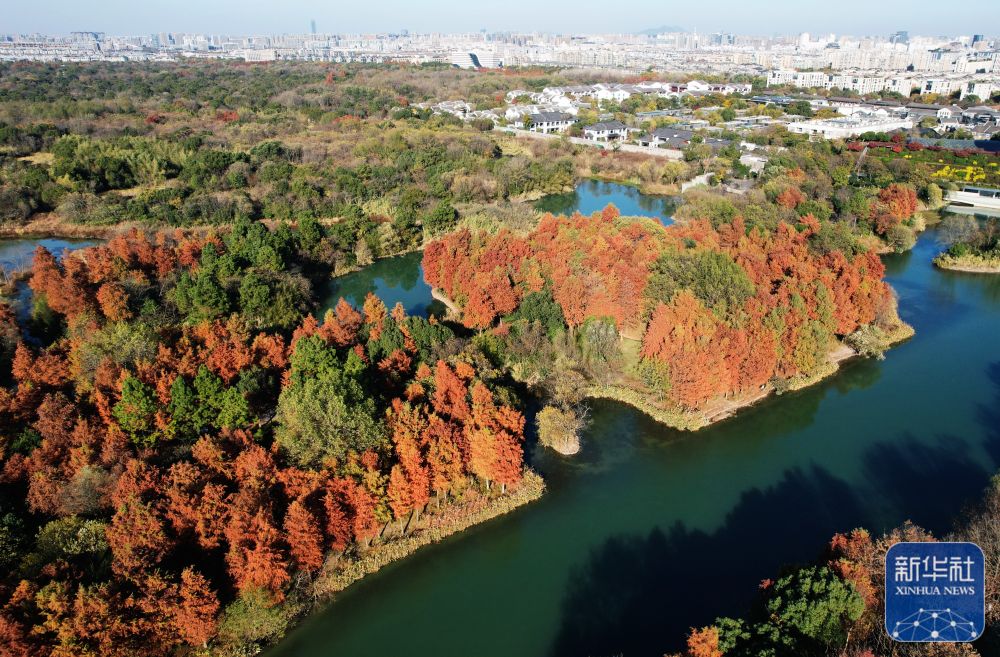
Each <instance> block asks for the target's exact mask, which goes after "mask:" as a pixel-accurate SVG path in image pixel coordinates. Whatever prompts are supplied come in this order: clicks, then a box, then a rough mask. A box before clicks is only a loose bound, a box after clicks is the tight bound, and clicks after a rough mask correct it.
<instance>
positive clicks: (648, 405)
mask: <svg viewBox="0 0 1000 657" xmlns="http://www.w3.org/2000/svg"><path fill="white" fill-rule="evenodd" d="M913 335H915V331H914V329H913V327H912V326H910V325H909V324H907V323H906V322H903V321H900V322H899V324H898V325H897V326H896V328H895V329H894V330H892V331H883V332H882V334H881V335H880V336H879V338H878V340H876V341H874V342H870V343H868V344H867V345H866V347H867V349H869V350H872V351H876V352H878V351H884V350H887V349H889V348H890V347H892V346H893V345H896V344H899V343H900V342H903V341H905V340H908V339H909V338H911V337H913ZM858 355H859V354H858V352H857V351H856V350H855V349H853V348H852V347H851V346H849V345H848V344H846V343H843V342H841V343H838V344H837V346H836V347H834V348H833V349H832V350H831V351H830V356H829V359H828V360H827V362H826V363H824V364H823V365H821V366H820V367H818V368H817V369H816V370H815V371H814V372H811V373H810V374H807V375H800V376H796V377H794V378H792V379H788V380H786V381H779V382H772V383H768V384H767V385H765V386H763V387H761V388H760V389H759V390H752V391H748V392H744V393H740V394H736V395H733V396H729V397H717V398H716V399H713V400H711V401H710V402H709V403H708V404H707V405H706V406H705V407H704V408H702V409H700V410H697V411H687V410H684V409H680V408H676V407H671V406H668V405H666V404H664V403H663V402H661V401H658V400H657V399H655V398H654V397H653V396H652V395H651V394H650V393H648V392H645V391H642V390H638V389H636V388H633V387H630V386H627V385H616V384H611V385H595V386H591V387H590V388H589V389H588V390H587V397H590V398H591V399H613V400H615V401H619V402H622V403H623V404H628V405H629V406H632V407H633V408H636V409H638V410H640V411H642V412H643V413H645V414H646V415H648V416H649V417H651V418H653V419H654V420H656V421H657V422H659V423H660V424H664V425H666V426H668V427H671V428H673V429H679V430H681V431H697V430H699V429H703V428H705V427H707V426H710V425H712V424H715V423H716V422H719V421H721V420H724V419H726V418H729V417H732V416H733V415H735V414H736V413H737V412H738V411H739V410H740V409H743V408H746V407H748V406H752V405H754V404H756V403H757V402H759V401H761V400H763V399H766V398H767V397H769V396H771V395H772V394H779V395H780V394H782V393H783V392H790V391H794V390H801V389H803V388H808V387H809V386H811V385H814V384H816V383H819V382H820V381H822V380H823V379H825V378H827V377H829V376H832V375H833V374H836V372H837V371H838V370H839V369H840V364H841V363H843V362H844V361H846V360H848V359H850V358H854V357H855V356H858Z"/></svg>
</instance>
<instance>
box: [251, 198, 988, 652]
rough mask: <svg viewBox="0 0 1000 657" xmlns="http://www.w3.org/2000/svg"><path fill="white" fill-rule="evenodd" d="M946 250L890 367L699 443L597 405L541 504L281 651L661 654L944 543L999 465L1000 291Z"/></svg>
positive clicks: (350, 593)
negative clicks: (753, 609)
mask: <svg viewBox="0 0 1000 657" xmlns="http://www.w3.org/2000/svg"><path fill="white" fill-rule="evenodd" d="M625 200H626V199H625V198H620V199H613V202H615V203H616V205H618V204H621V205H624V204H625ZM602 207H603V205H602ZM572 209H573V208H570V209H569V210H572ZM581 209H582V210H583V211H589V209H587V208H581ZM598 209H599V208H598ZM940 248H941V247H940V245H939V244H938V243H937V238H936V231H935V229H931V230H928V231H927V232H926V233H924V234H923V235H922V236H921V237H920V238H919V241H918V243H917V246H916V247H915V248H914V250H913V251H912V252H910V253H907V254H904V255H899V256H895V255H894V256H887V257H886V259H885V261H886V265H887V268H888V274H887V275H888V278H889V280H890V282H891V283H892V285H893V286H894V287H895V289H896V290H897V291H898V293H899V297H900V312H901V315H902V316H903V317H904V319H906V320H907V321H908V322H910V323H911V324H913V325H914V327H915V328H916V330H917V335H916V337H915V338H913V339H912V340H910V341H909V342H907V343H905V344H903V345H900V346H898V347H896V348H894V349H893V350H892V351H890V352H889V353H888V355H887V358H886V360H884V361H872V360H858V361H852V362H849V363H847V364H846V365H845V367H843V368H842V370H841V371H840V372H839V373H838V374H837V375H836V376H834V377H832V378H830V379H828V380H826V381H824V382H822V383H820V384H818V385H816V386H814V387H812V388H809V389H806V390H803V391H799V392H797V393H792V394H787V395H784V396H782V397H777V398H772V399H769V400H767V401H765V402H764V403H762V404H760V405H758V406H756V407H754V408H751V409H746V410H744V411H742V412H741V413H739V414H738V415H737V416H736V417H735V418H733V419H731V420H729V421H727V422H724V423H722V424H719V425H716V426H714V427H712V428H709V429H706V430H703V431H700V432H698V433H696V434H685V433H680V432H676V431H673V430H671V429H668V428H666V427H663V426H660V425H658V424H656V423H654V422H652V421H651V420H649V419H648V418H647V417H645V416H644V415H642V414H641V413H639V412H637V411H635V410H633V409H631V408H629V407H627V406H623V405H621V404H617V403H613V402H604V401H600V402H595V403H594V404H593V406H592V417H593V422H592V424H591V426H590V428H589V429H588V431H587V432H586V436H585V440H584V447H583V451H582V452H581V453H580V454H579V455H578V456H576V457H574V458H569V459H566V458H561V457H558V456H556V455H554V454H552V453H549V452H544V451H539V452H537V453H536V454H534V455H533V462H534V465H535V467H537V468H538V469H539V470H540V471H541V472H542V473H543V475H544V476H545V478H546V480H547V482H548V491H547V492H546V494H545V496H544V497H543V498H542V499H541V500H540V501H539V502H537V503H535V504H533V505H530V506H528V507H525V508H522V509H520V510H518V511H515V512H514V513H512V514H510V515H508V516H506V517H503V518H500V519H498V520H495V521H493V522H490V523H487V524H486V525H484V526H480V527H476V528H474V529H472V530H470V531H468V532H465V533H463V534H461V535H459V536H455V537H452V538H450V539H448V540H446V541H444V542H442V543H440V544H438V545H434V546H431V547H429V548H425V549H423V550H421V551H420V552H418V553H417V554H415V555H414V556H412V557H410V558H408V559H406V560H404V561H402V562H398V563H396V564H394V565H392V566H390V567H388V568H386V569H384V570H383V571H381V572H379V573H377V574H375V575H373V576H371V577H369V578H367V579H365V580H364V581H362V582H361V583H359V584H357V585H355V586H354V587H352V588H351V589H349V590H347V591H346V592H344V593H342V594H340V595H339V596H338V598H337V599H336V600H335V601H334V602H333V603H332V604H331V605H329V607H328V608H327V609H325V610H323V611H321V612H320V613H318V614H316V615H314V616H313V617H312V618H310V619H308V620H307V621H305V622H304V623H303V624H302V625H301V626H300V627H299V628H297V629H296V630H295V631H294V632H293V633H291V634H290V635H289V636H288V638H287V639H286V640H285V641H284V642H282V643H281V644H279V645H278V646H277V647H276V648H275V649H273V650H272V651H271V652H270V653H269V655H271V656H272V657H289V656H296V657H348V656H350V657H365V656H369V655H370V656H372V657H390V656H395V655H407V656H408V657H422V656H427V657H431V656H433V657H450V656H456V657H458V656H464V655H476V656H477V657H501V656H503V657H507V656H518V657H575V656H580V657H585V656H587V655H618V654H622V655H625V656H627V657H633V656H640V655H650V656H652V655H662V654H663V653H664V652H665V651H669V650H675V649H677V648H679V647H680V644H681V642H682V641H683V637H684V636H685V634H686V633H687V630H688V628H690V627H692V626H700V625H704V624H707V623H711V622H712V621H713V620H714V619H715V618H716V617H717V616H719V615H727V614H729V615H732V614H739V613H741V612H743V611H744V610H745V608H746V606H747V604H748V603H749V602H750V601H751V599H752V598H753V596H754V593H755V590H756V587H757V585H758V583H759V582H760V580H762V579H764V578H766V577H771V576H773V575H774V574H775V573H776V571H777V569H778V567H779V566H780V565H782V564H785V563H789V562H796V561H808V560H811V559H813V558H815V557H816V556H817V555H818V554H819V553H820V552H821V551H822V549H823V547H824V545H825V543H826V541H827V540H829V538H830V536H831V535H832V534H833V533H834V532H837V531H845V530H849V529H851V528H853V527H857V526H865V527H868V528H870V529H872V530H873V531H876V532H878V531H881V530H884V529H887V528H890V527H892V526H895V525H898V524H900V523H902V522H903V521H905V520H912V521H914V522H916V523H918V524H921V525H923V526H925V527H928V528H930V529H932V530H934V531H938V532H943V531H946V530H947V529H948V528H949V527H950V523H951V520H952V518H953V517H954V516H955V515H956V514H957V513H958V512H959V511H960V510H961V509H962V506H963V504H965V503H966V502H967V501H969V500H970V499H974V498H975V497H976V496H977V495H978V494H979V492H980V491H981V489H982V488H983V487H984V486H985V485H986V484H987V482H988V480H989V477H990V476H991V475H992V474H993V472H994V471H995V470H997V468H998V467H1000V341H998V340H997V335H998V332H1000V277H990V276H982V275H979V276H977V275H973V274H961V273H955V272H944V271H938V270H935V269H934V267H933V265H932V264H931V259H932V258H933V257H934V256H935V255H936V254H937V253H938V252H939V250H940ZM386 262H387V263H392V262H399V263H400V266H402V263H401V261H399V260H398V259H397V260H396V261H386ZM386 266H388V264H387V265H386ZM395 274H398V272H396V273H395ZM395 274H394V275H395ZM377 285H378V283H376V286H377Z"/></svg>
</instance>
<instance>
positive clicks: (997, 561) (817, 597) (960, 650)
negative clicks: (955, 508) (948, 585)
mask: <svg viewBox="0 0 1000 657" xmlns="http://www.w3.org/2000/svg"><path fill="white" fill-rule="evenodd" d="M998 528H1000V477H995V478H994V479H993V482H992V483H991V485H990V487H989V488H988V489H987V490H986V492H985V494H984V495H983V499H982V500H981V502H980V503H979V504H978V505H977V506H976V507H974V508H972V509H971V510H970V512H969V513H967V514H966V515H965V516H963V517H962V518H960V519H959V521H958V522H957V523H956V528H955V530H954V531H953V532H951V533H950V534H949V535H948V536H945V537H942V538H941V539H940V540H943V541H971V542H973V543H976V544H977V545H979V546H980V547H981V548H982V550H983V554H984V556H985V557H986V572H987V573H992V572H996V568H998V567H1000V549H998V548H1000V543H998V541H1000V533H998ZM937 540H939V539H937V538H935V537H934V536H933V535H931V534H930V533H929V532H927V531H925V530H923V529H921V528H920V527H917V526H915V525H912V524H910V523H907V524H904V525H903V526H901V527H898V528H896V529H893V530H891V531H889V532H887V533H886V534H884V535H882V536H872V535H871V533H869V532H868V531H866V530H865V529H855V530H853V531H851V532H848V533H846V534H837V535H835V536H834V537H833V539H832V540H831V541H830V544H829V545H828V546H827V549H826V551H825V553H824V554H823V555H822V556H821V557H820V558H819V559H817V560H816V561H815V562H814V563H810V564H805V565H795V566H789V567H787V568H785V569H784V570H783V571H782V572H781V573H779V574H778V575H777V576H776V578H775V579H766V580H764V581H763V582H761V585H760V592H759V594H758V599H757V601H756V602H755V603H754V605H753V607H752V608H751V609H750V611H749V612H748V613H747V615H746V616H744V617H743V618H719V619H717V620H716V621H715V623H714V624H712V625H710V626H707V627H702V628H698V629H692V631H691V634H690V635H689V637H688V641H687V650H686V651H685V652H684V653H683V654H682V655H677V656H675V657H744V656H746V657H751V656H753V657H757V656H758V655H796V656H801V657H812V656H816V657H821V656H823V657H825V656H827V655H838V656H840V657H876V656H879V655H936V656H937V657H960V656H962V657H976V656H977V655H979V654H993V651H994V650H995V645H996V641H995V639H992V638H990V631H991V630H993V629H994V628H996V626H997V624H998V623H1000V586H998V582H996V581H995V578H991V577H989V576H987V577H986V588H985V593H984V597H985V600H986V628H985V629H986V635H985V637H984V638H983V639H981V640H980V641H977V642H976V643H973V644H963V643H935V644H926V643H923V644H921V643H914V644H900V643H897V642H895V641H893V640H892V639H891V638H890V637H889V635H888V633H887V632H886V631H885V625H884V623H885V608H884V607H885V555H886V552H887V551H888V549H889V548H890V547H891V546H892V545H894V544H896V543H900V542H931V541H937ZM981 634H982V633H981ZM984 641H985V642H986V645H982V644H983V642H984Z"/></svg>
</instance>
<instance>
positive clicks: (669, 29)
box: [636, 25, 687, 36]
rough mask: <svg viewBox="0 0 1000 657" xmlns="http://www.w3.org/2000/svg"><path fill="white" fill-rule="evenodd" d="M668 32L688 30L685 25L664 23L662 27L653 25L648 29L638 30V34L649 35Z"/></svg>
mask: <svg viewBox="0 0 1000 657" xmlns="http://www.w3.org/2000/svg"><path fill="white" fill-rule="evenodd" d="M666 32H687V30H685V29H684V28H683V27H677V26H676V25H664V26H662V27H651V28H649V29H648V30H641V31H639V32H636V34H645V35H647V36H656V35H657V34H664V33H666Z"/></svg>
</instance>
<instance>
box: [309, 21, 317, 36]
mask: <svg viewBox="0 0 1000 657" xmlns="http://www.w3.org/2000/svg"><path fill="white" fill-rule="evenodd" d="M309 33H310V34H316V19H315V18H314V19H313V20H311V21H309Z"/></svg>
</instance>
